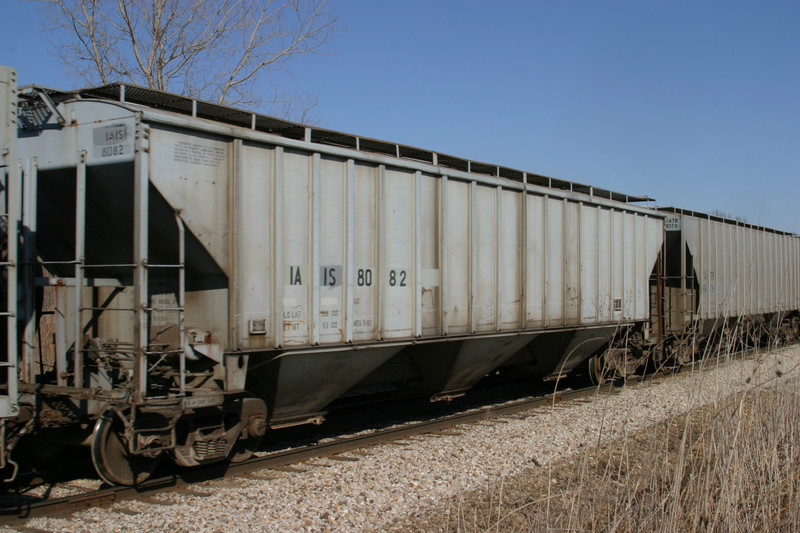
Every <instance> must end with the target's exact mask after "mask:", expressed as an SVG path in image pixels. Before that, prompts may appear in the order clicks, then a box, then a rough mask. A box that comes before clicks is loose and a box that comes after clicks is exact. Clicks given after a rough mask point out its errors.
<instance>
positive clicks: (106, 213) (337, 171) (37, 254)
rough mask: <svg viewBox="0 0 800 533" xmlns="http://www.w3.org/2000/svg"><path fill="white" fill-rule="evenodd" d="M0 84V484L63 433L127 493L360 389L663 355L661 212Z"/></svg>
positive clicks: (248, 121) (231, 115)
mask: <svg viewBox="0 0 800 533" xmlns="http://www.w3.org/2000/svg"><path fill="white" fill-rule="evenodd" d="M0 93H1V96H2V98H3V100H2V102H1V103H0V105H1V106H2V113H3V115H2V121H3V122H2V123H3V125H4V126H5V129H4V130H3V131H2V137H1V138H0V141H1V142H0V147H4V148H5V151H3V158H4V159H3V164H4V168H5V172H4V174H3V176H2V178H3V189H2V193H0V194H2V203H3V205H4V206H6V214H5V215H4V219H3V220H4V222H5V224H4V227H5V229H6V231H7V235H8V238H7V240H6V243H5V245H4V246H5V254H6V259H5V261H4V263H3V264H4V273H5V280H6V282H5V286H6V292H7V298H5V300H6V302H7V304H6V308H5V309H4V312H5V313H4V315H5V316H6V321H5V322H6V326H5V328H4V329H3V334H4V335H5V338H6V340H5V341H4V342H3V344H5V345H7V347H8V349H7V354H6V356H5V357H0V364H3V365H5V366H6V367H7V377H5V379H4V381H5V383H6V384H5V385H4V388H3V389H2V390H0V420H1V421H2V424H3V425H2V429H3V432H2V449H1V450H0V468H5V470H4V471H5V472H9V473H8V475H7V476H6V477H9V478H10V477H13V476H14V475H15V474H16V470H17V466H18V465H17V462H18V461H17V460H16V459H15V457H16V455H15V454H14V453H12V452H14V449H15V448H18V449H21V448H23V447H26V446H24V445H22V444H21V443H24V442H26V441H33V442H34V443H35V444H36V445H37V446H39V448H38V449H40V450H49V449H51V448H59V445H60V444H61V443H72V444H83V445H87V446H89V447H90V449H91V456H92V460H93V462H94V464H95V467H96V469H97V471H98V473H99V475H100V476H101V477H102V478H103V479H104V480H106V481H107V482H109V483H117V484H135V483H138V482H141V481H142V480H144V479H146V478H147V476H149V475H150V473H151V472H152V471H153V469H154V467H155V465H156V464H157V462H158V461H159V459H161V458H163V457H169V458H171V459H172V460H173V461H174V462H175V463H177V464H178V465H181V466H193V465H198V464H203V463H208V462H214V461H220V460H226V459H228V460H235V461H238V460H243V459H245V458H246V457H248V456H249V455H250V454H251V453H252V452H253V450H254V449H255V448H256V447H257V446H258V443H259V441H260V440H261V438H262V436H263V435H264V433H265V432H266V431H267V429H268V428H270V427H281V426H287V425H294V424H303V423H309V422H312V423H318V422H320V421H321V420H322V417H323V416H324V413H325V409H326V406H327V405H329V404H330V403H331V402H332V401H333V400H335V399H337V398H338V397H340V396H342V395H343V394H344V393H346V392H347V391H349V390H351V389H353V387H357V386H364V385H365V384H368V383H374V382H382V383H390V384H392V385H393V386H395V387H397V388H400V389H403V390H408V391H411V392H415V393H420V394H424V395H428V396H430V397H431V398H432V399H437V398H452V397H454V396H458V395H461V394H464V392H465V391H467V390H468V389H469V388H470V387H472V386H473V385H474V384H475V383H476V382H477V381H479V380H480V379H481V378H482V377H484V376H485V375H487V374H489V373H491V372H493V371H495V370H497V369H498V368H500V367H502V366H504V365H506V367H508V368H515V369H520V370H525V371H528V372H531V373H532V374H535V375H538V376H540V377H543V378H554V377H558V376H561V375H564V374H566V373H567V372H570V371H572V370H574V369H575V368H576V367H577V366H578V365H581V364H583V363H585V362H586V361H587V360H589V361H596V362H597V364H596V365H594V367H595V368H599V366H600V365H601V363H604V362H607V361H608V360H615V358H616V359H619V355H620V353H622V354H623V355H625V356H629V355H633V356H635V357H632V359H636V357H639V358H640V359H641V357H642V356H643V354H644V355H649V354H650V352H654V351H658V350H656V349H655V347H657V346H663V345H664V342H663V340H664V339H663V337H664V335H665V333H666V331H667V330H665V327H666V323H665V320H666V319H667V318H669V317H671V316H672V315H670V313H669V310H665V309H664V303H663V302H664V301H666V299H665V298H664V297H663V296H664V295H663V294H662V291H661V289H660V288H659V287H660V286H661V284H663V276H662V274H663V266H662V265H663V264H664V263H663V261H662V260H661V251H662V248H663V244H664V235H665V232H664V219H665V218H667V217H674V213H665V212H661V211H658V210H655V209H650V208H648V207H645V206H641V205H639V204H640V203H641V202H642V201H645V200H647V199H646V198H644V197H628V196H625V195H622V194H618V193H613V192H610V191H607V190H602V189H597V188H593V187H589V186H585V185H580V184H576V183H570V182H566V181H561V180H555V179H551V178H546V177H543V176H539V175H536V174H530V173H525V172H521V171H517V170H513V169H508V168H505V167H499V166H496V165H487V164H483V163H477V162H473V161H469V160H466V159H461V158H457V157H451V156H447V155H444V154H439V153H436V152H432V151H428V150H422V149H418V148H412V147H408V146H401V145H396V144H391V143H386V142H383V141H376V140H373V139H367V138H361V137H356V136H352V135H347V134H343V133H339V132H334V131H329V130H323V129H318V128H312V127H306V126H302V125H299V124H294V123H290V122H285V121H282V120H278V119H274V118H271V117H267V116H263V115H259V114H254V113H249V112H245V111H241V110H237V109H232V108H228V107H224V106H219V105H214V104H209V103H206V102H201V101H197V100H193V99H189V98H185V97H181V96H176V95H172V94H167V93H164V92H159V91H155V90H150V89H144V88H140V87H135V86H131V85H124V84H115V85H110V86H106V87H100V88H96V89H87V90H80V91H67V92H64V91H55V90H51V89H44V88H39V87H35V86H34V87H28V88H24V89H23V90H17V88H16V85H15V73H14V71H13V70H12V69H10V68H7V67H0ZM689 225H690V224H689V223H687V222H684V225H683V227H685V228H688V227H689ZM776 235H778V234H777V233H776ZM780 236H781V237H783V238H785V239H787V240H791V241H792V243H793V244H792V245H793V246H794V248H793V249H792V250H793V251H792V252H791V253H787V254H786V256H785V259H787V260H791V261H794V264H795V270H794V272H795V274H794V276H795V279H796V277H797V275H796V272H797V270H796V264H797V262H798V250H800V248H798V246H797V242H798V239H797V238H796V237H794V236H790V235H785V234H780ZM15 244H16V245H15ZM792 254H793V255H792ZM683 274H684V275H686V272H684V273H683ZM679 290H683V291H684V292H683V293H681V294H685V293H686V287H683V288H682V289H681V288H680V283H679ZM793 290H794V291H795V292H796V291H797V287H796V285H795V286H794V289H793ZM659 296H661V298H659ZM682 301H683V300H682ZM659 302H660V303H659ZM797 302H798V299H797V298H795V299H794V300H793V302H792V303H791V304H790V306H792V305H793V306H794V307H792V309H797V307H798V305H797ZM786 309H788V307H787V306H786V305H783V308H782V310H783V311H785V310H786ZM765 312H766V311H765ZM690 314H691V313H690ZM784 315H787V313H783V314H782V315H781V320H783V316H784ZM787 316H788V315H787ZM681 319H683V318H681ZM691 320H693V318H690V321H691ZM678 329H680V331H681V332H680V333H679V334H678V335H675V338H680V339H683V340H681V341H680V342H681V343H683V344H685V343H686V341H685V339H686V338H688V337H689V336H690V335H689V334H690V332H689V328H686V327H682V329H681V328H678ZM618 331H626V332H631V331H635V332H636V337H635V338H636V339H637V342H636V353H635V354H631V353H627V352H625V351H624V350H622V349H620V348H614V349H611V348H609V344H610V342H611V340H612V338H613V337H614V336H615V333H616V332H618ZM669 331H673V332H674V331H677V330H676V328H674V327H672V328H671V329H669ZM654 333H655V334H656V335H654ZM621 350H622V351H621ZM603 354H612V355H613V357H612V356H604V355H603ZM629 358H630V357H629ZM659 358H660V360H663V359H665V356H664V354H663V353H661V352H659ZM639 362H640V361H639ZM590 366H591V365H590ZM53 443H55V445H53ZM23 455H24V454H23ZM45 456H46V453H45V452H44V451H43V452H41V453H39V452H37V454H34V457H32V458H31V457H28V458H27V459H29V460H30V462H31V463H37V462H38V463H46V462H47V459H48V457H45Z"/></svg>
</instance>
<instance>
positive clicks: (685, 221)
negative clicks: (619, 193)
mask: <svg viewBox="0 0 800 533" xmlns="http://www.w3.org/2000/svg"><path fill="white" fill-rule="evenodd" d="M660 210H661V211H662V212H663V213H665V214H668V215H669V216H668V218H667V219H666V224H665V229H666V233H665V254H664V256H665V265H664V298H665V300H664V306H665V309H666V310H667V313H666V314H665V315H664V327H665V332H666V334H667V336H668V339H669V341H670V342H671V343H672V346H671V349H672V350H673V352H674V353H675V356H676V357H677V358H678V360H679V361H682V362H686V361H690V360H692V359H693V358H696V357H697V356H698V355H700V352H701V351H702V350H703V349H704V347H705V346H706V345H707V344H708V341H709V340H713V339H715V338H719V337H720V335H721V334H722V333H727V332H732V333H733V334H734V335H733V336H732V337H730V338H731V339H739V340H741V341H742V342H747V343H750V344H753V343H757V342H759V341H760V340H761V339H762V338H765V337H770V338H773V339H775V338H780V337H783V338H787V339H794V337H795V336H796V332H797V331H798V322H800V317H798V315H797V310H798V309H800V237H798V236H797V235H795V234H792V233H787V232H783V231H778V230H774V229H769V228H764V227H761V226H757V225H753V224H748V223H746V222H743V221H737V220H730V219H725V218H722V217H718V216H713V215H707V214H704V213H698V212H694V211H690V210H687V209H679V208H671V207H670V208H661V209H660Z"/></svg>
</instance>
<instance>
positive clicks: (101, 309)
mask: <svg viewBox="0 0 800 533" xmlns="http://www.w3.org/2000/svg"><path fill="white" fill-rule="evenodd" d="M81 311H130V312H132V313H133V312H135V311H136V309H131V308H130V307H81Z"/></svg>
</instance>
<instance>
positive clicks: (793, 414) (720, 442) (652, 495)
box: [417, 376, 800, 532]
mask: <svg viewBox="0 0 800 533" xmlns="http://www.w3.org/2000/svg"><path fill="white" fill-rule="evenodd" d="M773 377H774V379H771V380H769V381H768V382H767V383H761V384H755V383H753V384H751V386H750V387H749V388H748V389H747V390H746V391H744V392H742V393H739V394H737V395H735V396H732V397H728V398H724V399H721V400H720V401H718V402H717V403H715V404H712V405H707V406H705V407H702V408H699V409H694V410H692V411H690V412H688V413H686V414H683V415H680V416H676V417H673V418H670V419H668V420H665V421H663V422H661V423H659V424H657V425H656V426H653V427H650V428H648V429H647V430H644V431H640V432H638V433H635V434H629V435H626V436H625V437H624V438H622V439H618V440H615V441H613V442H609V443H606V444H603V445H601V446H599V447H596V448H593V449H589V450H586V451H585V452H582V453H579V454H578V455H577V456H573V457H572V458H570V459H566V460H563V461H560V462H558V463H555V464H552V465H548V466H546V467H541V468H538V469H535V470H532V471H531V472H530V473H528V474H525V475H523V476H518V477H515V478H512V479H504V480H502V481H500V482H497V483H494V484H493V485H492V486H489V487H487V489H486V490H485V491H481V492H480V493H473V494H461V495H459V496H456V497H454V498H453V499H452V500H451V501H450V502H449V504H448V508H447V509H446V510H443V511H444V512H441V513H439V514H438V515H435V516H428V517H426V518H425V519H424V521H423V523H424V526H423V525H421V524H419V523H418V524H417V527H418V528H420V527H421V528H423V529H424V530H426V531H434V530H439V531H459V532H461V531H463V532H473V531H503V532H508V531H536V532H538V531H615V532H616V531H620V532H634V531H636V532H638V531H669V532H673V531H720V532H729V531H742V532H745V531H747V532H751V531H797V530H800V385H799V384H798V382H797V381H794V380H786V379H783V378H781V377H780V376H773Z"/></svg>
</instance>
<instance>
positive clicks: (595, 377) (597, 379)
mask: <svg viewBox="0 0 800 533" xmlns="http://www.w3.org/2000/svg"><path fill="white" fill-rule="evenodd" d="M586 366H587V369H588V372H589V381H590V382H591V383H592V385H602V384H603V383H605V382H606V377H605V373H604V372H603V366H604V365H603V358H602V357H601V356H597V355H593V356H592V357H590V358H589V359H587V360H586Z"/></svg>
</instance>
